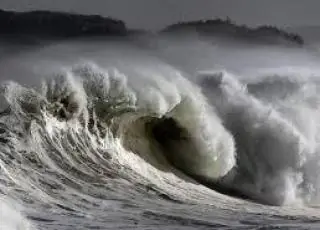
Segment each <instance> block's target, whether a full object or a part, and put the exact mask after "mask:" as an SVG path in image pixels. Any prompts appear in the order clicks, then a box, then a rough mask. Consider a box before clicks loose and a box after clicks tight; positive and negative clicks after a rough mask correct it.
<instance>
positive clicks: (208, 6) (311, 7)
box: [0, 0, 320, 30]
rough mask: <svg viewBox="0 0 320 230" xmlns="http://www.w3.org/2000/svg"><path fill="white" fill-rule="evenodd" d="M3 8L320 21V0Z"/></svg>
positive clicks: (37, 0)
mask: <svg viewBox="0 0 320 230" xmlns="http://www.w3.org/2000/svg"><path fill="white" fill-rule="evenodd" d="M0 8H3V9H10V10H19V11H24V10H36V9H46V10H59V11H68V12H77V13H85V14H100V15H103V16H111V17H114V18H118V19H122V20H124V21H125V22H126V23H127V25H128V26H129V27H131V28H142V29H153V30H156V29H160V28H162V27H164V26H165V25H168V24H170V23H174V22H177V21H187V20H195V19H210V18H215V17H222V18H225V17H226V16H229V17H230V18H231V19H233V20H235V21H236V22H238V23H241V24H248V25H261V24H272V25H278V26H281V27H287V26H290V27H291V26H301V25H303V26H304V25H320V0H0Z"/></svg>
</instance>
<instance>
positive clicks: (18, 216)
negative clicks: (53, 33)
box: [0, 36, 320, 230]
mask: <svg viewBox="0 0 320 230" xmlns="http://www.w3.org/2000/svg"><path fill="white" fill-rule="evenodd" d="M17 50H18V51H17V52H11V53H10V55H5V57H2V58H1V59H0V78H1V80H2V87H1V103H0V105H1V110H2V111H3V112H2V113H1V114H0V142H1V146H0V193H1V194H2V195H1V198H0V204H1V207H2V209H3V210H5V211H3V213H9V214H10V213H12V214H10V215H8V216H10V217H12V219H11V218H8V219H7V218H6V215H5V216H4V217H5V219H6V220H7V221H6V222H4V223H1V224H0V227H3V228H4V229H10V230H11V229H35V228H36V229H117V228H123V229H134V228H137V229H147V228H148V229H163V228H165V229H179V228H181V229H186V226H188V228H189V229H198V228H203V229H212V228H221V229H235V228H242V229H247V228H249V227H250V228H251V229H258V228H259V227H261V226H267V227H270V229H272V228H277V227H287V228H290V229H299V228H301V227H308V228H314V229H317V226H319V225H318V224H319V222H318V220H319V217H320V212H319V209H318V206H319V205H320V196H319V195H320V194H319V193H320V179H319V177H318V175H319V173H320V167H319V166H320V152H319V144H318V143H319V141H320V139H319V138H320V136H319V131H320V127H319V125H320V120H319V116H318V115H319V105H320V104H319V100H320V96H319V93H318V92H319V90H320V89H319V87H320V78H319V77H320V69H319V68H318V63H319V60H320V59H319V57H318V53H316V52H312V51H310V50H309V49H308V48H299V49H298V48H288V47H280V46H262V45H244V44H241V43H236V42H231V41H229V42H225V41H223V42H222V41H221V40H215V39H210V40H209V39H199V38H196V37H186V38H183V39H182V38H181V37H179V38H174V37H171V36H170V37H169V36H168V37H165V36H162V37H153V36H149V37H140V38H136V39H135V40H132V41H130V42H126V41H103V40H102V39H95V40H91V41H90V40H76V41H72V42H61V43H59V44H57V43H48V44H41V46H30V47H27V48H26V47H23V48H21V49H17ZM0 52H1V50H0ZM3 52H4V51H3ZM4 53H5V52H4ZM5 54H6V53H5ZM17 205H18V206H17ZM18 207H19V208H18ZM1 217H3V214H1Z"/></svg>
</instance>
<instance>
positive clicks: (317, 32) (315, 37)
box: [287, 25, 320, 42]
mask: <svg viewBox="0 0 320 230" xmlns="http://www.w3.org/2000/svg"><path fill="white" fill-rule="evenodd" d="M287 30H288V31H290V32H293V33H299V34H300V35H301V36H302V37H303V38H304V39H305V40H306V41H308V42H320V25H319V26H299V27H290V28H288V29H287Z"/></svg>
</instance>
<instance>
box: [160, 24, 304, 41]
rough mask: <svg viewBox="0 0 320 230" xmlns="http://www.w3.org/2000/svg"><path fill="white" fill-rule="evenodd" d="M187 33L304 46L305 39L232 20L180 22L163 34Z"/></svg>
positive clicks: (274, 29)
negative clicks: (279, 41)
mask: <svg viewBox="0 0 320 230" xmlns="http://www.w3.org/2000/svg"><path fill="white" fill-rule="evenodd" d="M185 31H195V32H197V33H199V34H203V35H225V36H229V37H234V38H242V39H255V40H261V41H263V40H264V41H267V42H272V40H274V41H276V40H277V39H282V40H286V41H289V42H291V43H295V44H298V45H302V44H304V40H303V38H302V37H301V36H300V35H298V34H294V33H288V32H286V31H284V30H282V29H279V28H277V27H275V26H259V27H256V28H250V27H248V26H245V25H237V24H235V23H234V22H232V21H231V20H230V18H227V19H214V20H198V21H191V22H179V23H176V24H173V25H170V26H168V27H167V28H165V29H164V30H163V32H185Z"/></svg>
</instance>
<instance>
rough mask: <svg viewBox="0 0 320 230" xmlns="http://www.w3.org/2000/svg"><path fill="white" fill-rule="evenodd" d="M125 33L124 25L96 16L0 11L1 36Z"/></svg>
mask: <svg viewBox="0 0 320 230" xmlns="http://www.w3.org/2000/svg"><path fill="white" fill-rule="evenodd" d="M127 33H128V30H127V28H126V26H125V24H124V22H122V21H120V20H115V19H111V18H104V17H101V16H98V15H90V16H86V15H78V14H69V13H59V12H49V11H32V12H12V11H4V10H0V34H2V35H29V36H35V37H63V38H65V37H79V36H94V35H96V36H97V35H104V36H106V35H108V36H110V35H112V36H123V35H126V34H127Z"/></svg>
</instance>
